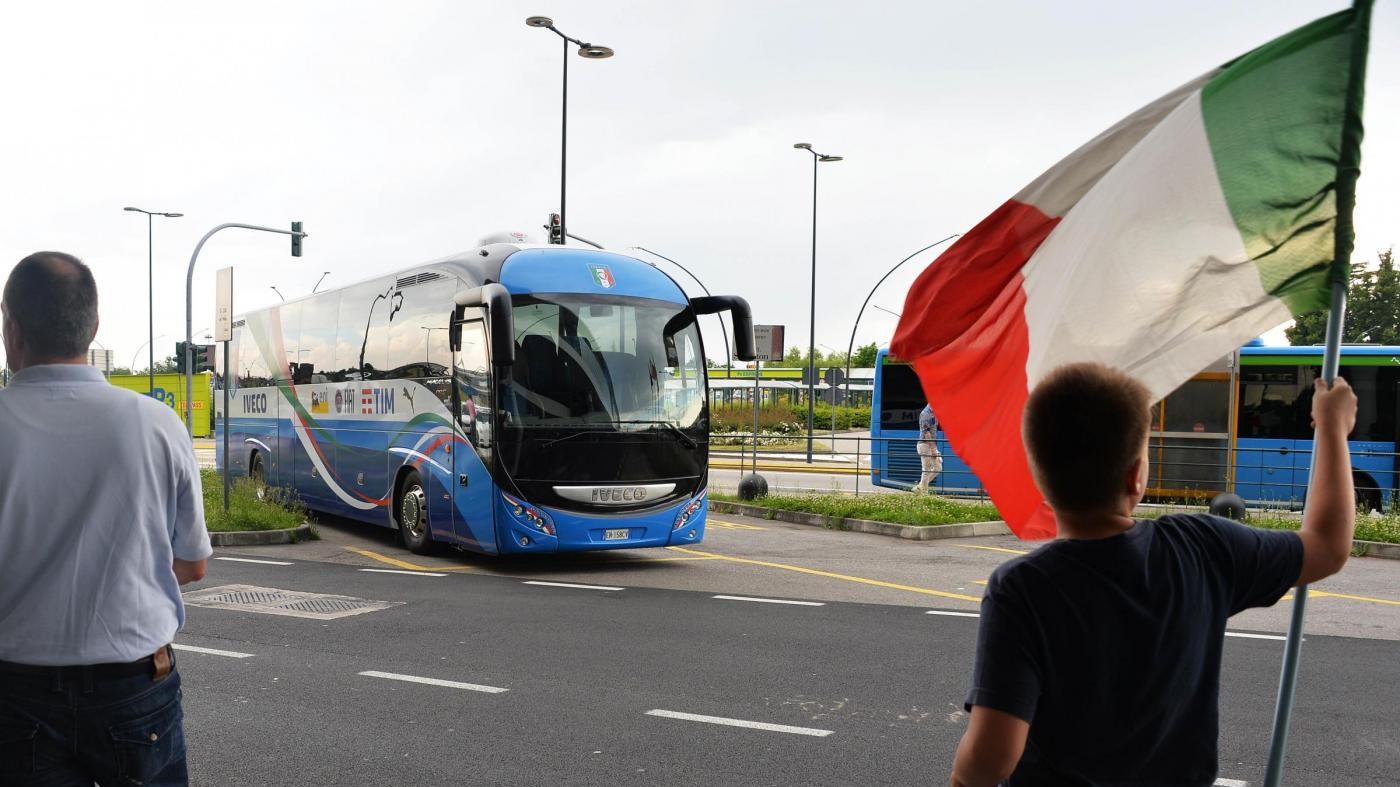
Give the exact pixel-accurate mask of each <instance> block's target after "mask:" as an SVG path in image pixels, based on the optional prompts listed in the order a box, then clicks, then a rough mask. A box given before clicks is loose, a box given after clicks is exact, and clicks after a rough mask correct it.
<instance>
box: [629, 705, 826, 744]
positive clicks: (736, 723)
mask: <svg viewBox="0 0 1400 787" xmlns="http://www.w3.org/2000/svg"><path fill="white" fill-rule="evenodd" d="M646 715H648V716H660V717H661V718H663V719H680V720H681V721H699V722H704V723H705V724H721V725H724V726H726V727H743V728H745V729H750V730H766V731H768V732H786V733H788V734H790V735H810V736H812V737H814V738H825V737H826V736H828V735H830V734H831V733H832V730H818V729H814V728H812V727H790V726H788V725H786V724H769V723H767V722H763V721H745V720H744V719H726V718H724V717H723V716H701V715H700V714H698V713H681V712H680V711H674V710H649V711H647V712H646Z"/></svg>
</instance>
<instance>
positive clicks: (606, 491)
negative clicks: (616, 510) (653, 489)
mask: <svg viewBox="0 0 1400 787" xmlns="http://www.w3.org/2000/svg"><path fill="white" fill-rule="evenodd" d="M646 499H647V490H646V488H645V487H640V486H614V487H594V488H593V502H595V503H640V502H641V501H643V500H646Z"/></svg>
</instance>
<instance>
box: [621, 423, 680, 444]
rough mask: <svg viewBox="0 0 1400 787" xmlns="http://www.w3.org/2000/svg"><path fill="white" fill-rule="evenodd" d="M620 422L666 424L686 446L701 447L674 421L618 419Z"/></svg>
mask: <svg viewBox="0 0 1400 787" xmlns="http://www.w3.org/2000/svg"><path fill="white" fill-rule="evenodd" d="M618 423H619V424H648V425H650V426H664V427H666V428H667V429H670V430H671V431H672V432H675V433H676V436H677V437H679V438H680V439H681V442H682V443H685V447H686V448H699V447H700V444H699V443H697V442H695V438H694V437H691V436H690V435H688V434H686V432H685V430H684V429H682V428H680V427H679V426H676V424H675V423H674V422H672V421H618Z"/></svg>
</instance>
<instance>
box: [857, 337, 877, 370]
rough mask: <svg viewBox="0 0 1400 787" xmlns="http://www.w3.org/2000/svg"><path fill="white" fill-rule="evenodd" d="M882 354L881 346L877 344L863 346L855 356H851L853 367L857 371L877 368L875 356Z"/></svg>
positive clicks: (858, 348)
mask: <svg viewBox="0 0 1400 787" xmlns="http://www.w3.org/2000/svg"><path fill="white" fill-rule="evenodd" d="M879 352H880V346H879V345H878V344H876V343H875V342H871V343H870V344H862V345H861V346H859V347H857V348H856V352H855V355H852V356H851V366H853V367H855V368H857V369H870V368H872V367H874V366H875V355H876V354H877V353H879Z"/></svg>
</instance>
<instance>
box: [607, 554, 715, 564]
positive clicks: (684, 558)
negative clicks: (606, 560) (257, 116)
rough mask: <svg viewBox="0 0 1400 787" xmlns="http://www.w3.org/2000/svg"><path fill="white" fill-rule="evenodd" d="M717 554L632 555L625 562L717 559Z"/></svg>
mask: <svg viewBox="0 0 1400 787" xmlns="http://www.w3.org/2000/svg"><path fill="white" fill-rule="evenodd" d="M719 559H720V557H719V555H714V556H710V555H706V556H705V557H634V558H630V559H629V560H628V561H627V562H629V563H630V562H633V561H636V562H638V563H657V562H674V561H677V560H719Z"/></svg>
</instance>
